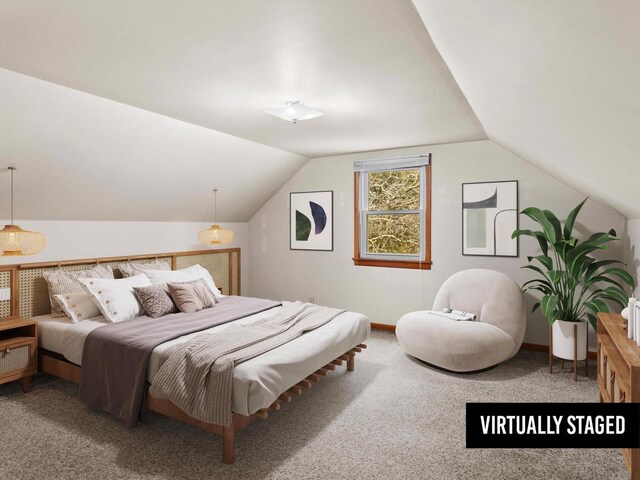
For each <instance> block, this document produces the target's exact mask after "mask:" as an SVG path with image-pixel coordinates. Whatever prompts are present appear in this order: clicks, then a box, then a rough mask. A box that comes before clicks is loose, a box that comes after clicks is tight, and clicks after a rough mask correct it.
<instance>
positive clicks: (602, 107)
mask: <svg viewBox="0 0 640 480" xmlns="http://www.w3.org/2000/svg"><path fill="white" fill-rule="evenodd" d="M414 3H415V5H416V7H417V9H418V11H419V13H420V15H421V17H422V20H423V21H424V23H425V25H426V27H427V29H428V31H429V33H430V34H431V37H432V38H433V41H434V43H435V45H436V47H437V49H438V50H439V52H440V53H441V55H442V57H443V58H444V60H445V62H446V63H447V65H448V67H449V68H450V70H451V72H452V74H453V76H454V78H455V79H456V81H457V82H458V85H459V86H460V88H461V89H462V91H463V93H464V94H465V96H466V97H467V99H468V100H469V103H470V104H471V107H472V108H473V110H474V112H475V113H476V114H477V116H478V118H479V119H480V121H481V122H482V125H483V126H484V129H485V131H486V132H487V135H488V136H489V138H491V139H492V140H493V141H495V142H496V143H498V144H500V145H502V146H503V147H505V148H507V149H509V150H511V151H512V152H514V153H516V154H517V155H519V156H521V157H522V158H524V159H525V160H527V161H529V162H530V163H532V164H534V165H536V166H538V167H540V168H541V169H543V170H545V171H547V172H549V173H551V174H552V175H554V176H556V177H558V178H559V179H561V180H563V181H565V182H566V183H568V184H570V185H573V186H575V187H577V188H578V189H579V190H581V191H583V192H584V193H587V194H590V195H593V196H595V197H597V198H600V199H602V200H604V201H605V202H607V203H608V204H609V205H611V206H613V207H614V208H616V209H618V210H619V211H620V212H621V213H623V214H625V215H626V216H627V217H630V218H637V217H640V183H639V182H640V94H639V93H638V88H639V86H640V61H638V54H639V52H640V28H639V25H640V2H637V1H605V0H598V1H589V0H583V1H579V2H574V1H555V2H549V1H543V0H520V1H514V0H503V1H497V0H482V1H477V0H456V1H450V0H446V1H445V0H414Z"/></svg>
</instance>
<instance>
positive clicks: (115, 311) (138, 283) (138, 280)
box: [78, 273, 151, 323]
mask: <svg viewBox="0 0 640 480" xmlns="http://www.w3.org/2000/svg"><path fill="white" fill-rule="evenodd" d="M78 281H79V282H80V283H81V284H82V285H83V288H84V289H85V291H86V292H87V293H88V294H90V295H91V296H92V298H93V301H94V302H95V303H96V305H97V306H98V308H99V309H100V311H101V312H102V315H104V318H106V319H107V320H108V321H109V322H110V323H118V322H124V321H125V320H131V319H132V318H136V317H140V316H142V315H144V308H143V307H142V305H141V304H140V302H139V301H138V298H137V297H136V295H135V293H134V291H133V287H149V286H151V282H150V281H149V279H148V278H147V277H146V276H145V275H144V274H143V273H141V274H139V275H134V276H133V277H128V278H120V279H117V280H110V279H103V278H79V279H78Z"/></svg>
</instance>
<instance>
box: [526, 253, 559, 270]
mask: <svg viewBox="0 0 640 480" xmlns="http://www.w3.org/2000/svg"><path fill="white" fill-rule="evenodd" d="M527 260H529V261H531V260H538V261H539V262H540V263H541V264H542V265H544V266H545V267H546V268H547V270H553V260H551V257H549V256H547V255H537V256H535V257H527Z"/></svg>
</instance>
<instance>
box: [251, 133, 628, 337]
mask: <svg viewBox="0 0 640 480" xmlns="http://www.w3.org/2000/svg"><path fill="white" fill-rule="evenodd" d="M428 152H431V153H432V154H433V170H432V172H433V177H432V183H433V192H432V202H433V205H432V231H433V233H432V259H433V268H432V269H431V270H430V271H423V272H420V271H416V270H407V269H392V268H375V267H355V266H354V265H353V261H352V257H353V161H354V160H355V159H362V158H379V157H385V156H390V155H405V154H418V153H428ZM493 180H519V182H520V183H519V188H520V191H519V196H520V207H521V208H524V207H526V206H537V207H541V208H545V209H549V210H552V211H554V212H556V213H557V215H558V216H560V218H561V219H563V218H564V217H565V216H566V215H567V214H568V212H569V211H570V210H571V209H572V208H573V207H574V206H575V205H577V204H578V203H579V201H580V200H582V198H583V196H582V195H581V194H579V193H577V192H576V191H574V190H573V189H571V188H569V187H567V186H565V185H564V184H562V183H560V182H558V181H557V180H555V179H554V178H552V177H550V176H549V175H547V174H546V173H544V172H542V171H540V170H538V169H536V168H535V167H533V166H531V165H529V164H527V163H526V162H524V161H523V160H521V159H520V158H518V157H516V156H514V155H513V154H511V153H509V152H507V151H506V150H504V149H503V148H501V147H499V146H497V145H496V144H494V143H493V142H491V141H488V140H487V141H480V142H470V143H459V144H449V145H437V146H430V147H416V148H406V149H399V150H393V151H385V152H373V153H364V154H357V155H343V156H336V157H325V158H317V159H313V160H311V161H310V162H309V163H308V164H307V165H305V166H304V167H303V168H302V169H301V170H300V171H299V172H298V173H297V174H296V175H295V176H294V177H293V178H292V179H291V180H290V181H289V182H288V183H287V184H285V185H284V186H283V187H282V188H281V189H280V191H279V192H278V193H277V194H276V195H275V196H274V197H273V198H272V199H271V200H270V201H269V202H268V203H267V204H266V205H264V207H262V208H261V209H260V210H259V211H258V212H257V213H256V215H255V216H254V217H253V218H252V219H251V220H250V221H249V254H250V263H251V268H250V279H249V280H250V284H251V294H252V295H253V296H257V297H266V298H276V299H301V300H306V299H307V298H308V297H314V298H315V301H316V302H317V303H320V304H325V305H331V306H334V307H342V308H347V309H350V310H355V311H360V312H363V313H365V314H367V315H368V316H369V317H370V318H371V320H372V321H373V322H377V323H386V324H395V323H396V322H397V320H398V318H399V317H400V316H401V315H403V314H404V313H407V312H410V311H412V310H420V309H426V308H429V307H430V306H431V304H432V302H433V299H434V296H435V294H436V292H437V290H438V288H439V287H440V285H441V284H442V282H443V281H444V280H445V279H446V278H447V277H449V276H450V275H451V274H452V273H454V272H456V271H458V270H462V269H467V268H476V267H479V268H491V269H495V270H500V271H503V272H505V273H506V274H508V275H509V276H510V277H512V278H513V279H514V280H516V281H517V282H518V283H519V284H522V283H523V282H524V281H526V280H528V279H529V278H531V277H530V275H529V274H528V273H527V271H526V270H521V269H520V267H521V266H522V265H524V264H525V263H526V257H527V255H532V254H534V253H535V252H536V245H537V243H536V242H535V240H531V239H528V238H526V239H521V243H520V258H487V257H465V256H462V254H461V223H462V219H461V215H462V213H461V190H462V183H463V182H478V181H493ZM307 190H334V251H333V252H311V251H291V250H289V223H288V222H289V207H288V202H289V192H295V191H307ZM625 222H626V220H625V218H624V217H623V216H622V215H620V214H619V213H617V212H615V211H613V210H612V209H610V208H609V207H606V206H603V205H600V204H598V203H596V202H593V201H591V202H588V203H587V205H586V206H585V208H584V209H583V212H582V214H581V217H580V218H579V222H578V225H577V226H576V229H577V231H578V232H581V233H582V234H584V233H587V232H589V231H593V230H599V231H602V230H608V229H610V228H615V229H616V230H617V231H619V232H623V231H624V229H625ZM532 226H533V225H531V223H530V221H529V220H528V219H526V218H523V219H521V227H525V228H529V227H532ZM610 253H611V255H613V256H614V257H616V258H622V247H621V245H620V244H619V245H617V246H616V247H615V248H614V249H613V250H612V251H611V252H610ZM527 301H528V303H529V305H532V304H533V301H532V299H531V298H530V297H529V298H528V299H527ZM525 341H526V342H531V343H538V344H546V343H547V326H546V323H545V321H544V320H543V319H542V318H541V317H540V316H539V315H538V314H536V315H534V316H533V317H530V318H529V323H528V328H527V334H526V337H525Z"/></svg>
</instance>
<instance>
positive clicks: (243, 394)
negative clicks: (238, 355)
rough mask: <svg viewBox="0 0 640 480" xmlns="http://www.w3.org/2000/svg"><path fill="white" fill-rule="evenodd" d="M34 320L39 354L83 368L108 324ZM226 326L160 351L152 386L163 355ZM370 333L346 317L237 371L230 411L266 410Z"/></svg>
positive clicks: (364, 321)
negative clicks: (96, 334)
mask: <svg viewBox="0 0 640 480" xmlns="http://www.w3.org/2000/svg"><path fill="white" fill-rule="evenodd" d="M270 314H271V313H270V312H269V311H266V312H261V313H257V314H255V315H251V316H248V317H245V318H243V319H241V320H236V321H237V322H238V323H244V322H249V321H252V320H256V319H258V318H262V317H264V316H267V315H270ZM35 320H37V322H38V337H39V345H40V348H43V349H45V350H50V351H52V352H55V353H58V354H60V355H63V356H64V357H65V358H66V359H67V360H68V361H70V362H72V363H75V364H76V365H81V363H82V348H83V345H84V341H85V339H86V338H87V335H89V333H90V332H91V331H92V330H93V329H95V328H99V327H101V326H104V325H106V324H107V321H106V320H105V319H104V318H103V317H96V318H93V319H90V320H84V321H82V322H79V323H76V324H74V323H72V322H71V320H70V319H68V318H51V316H50V315H41V316H38V317H35ZM228 325H229V324H226V325H218V326H217V327H213V328H210V329H207V330H203V331H202V332H196V333H192V334H190V335H184V336H182V337H179V338H177V339H175V340H171V341H169V342H166V343H163V344H161V345H158V346H157V347H156V348H155V349H154V350H153V352H152V353H151V358H150V360H149V367H148V370H147V380H148V381H149V383H153V378H154V377H155V374H156V373H157V372H158V369H159V367H160V364H161V358H162V353H163V352H164V351H166V350H167V349H168V348H171V347H172V346H174V345H178V344H180V343H184V342H186V341H188V340H189V339H190V338H192V337H194V336H196V335H199V334H200V333H203V332H216V331H222V330H224V329H225V328H227V327H228ZM370 330H371V326H370V322H369V319H368V318H367V317H365V316H364V315H362V314H360V313H355V312H345V313H342V314H340V315H338V316H337V317H336V318H334V319H333V320H331V321H330V322H328V323H326V324H325V325H323V326H321V327H320V328H317V329H315V330H312V331H310V332H307V333H305V334H304V335H302V336H300V337H298V338H296V339H294V340H292V341H291V342H288V343H286V344H284V345H282V346H280V347H278V348H275V349H273V350H271V351H269V352H266V353H263V354H262V355H260V356H258V357H255V358H252V359H250V360H247V361H246V362H243V363H241V364H239V365H237V366H236V367H235V369H234V374H233V399H232V407H231V409H232V411H233V412H236V413H239V414H241V415H250V414H252V413H255V412H256V411H258V410H260V409H261V408H266V407H268V406H269V405H271V404H272V403H273V402H274V401H275V400H276V399H277V398H278V396H279V395H280V394H281V393H282V392H283V391H285V390H287V389H289V388H290V387H292V386H293V385H295V384H296V383H298V382H299V381H300V380H301V379H302V378H304V377H306V376H308V375H310V374H311V373H313V372H315V371H316V370H318V369H319V368H322V367H323V366H324V365H326V364H327V363H329V362H330V361H332V360H334V359H335V358H337V357H339V356H340V355H342V354H343V353H344V352H346V351H347V350H350V349H351V348H353V347H354V346H356V345H358V344H360V343H362V342H364V341H365V339H366V338H367V337H368V336H369V333H370Z"/></svg>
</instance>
